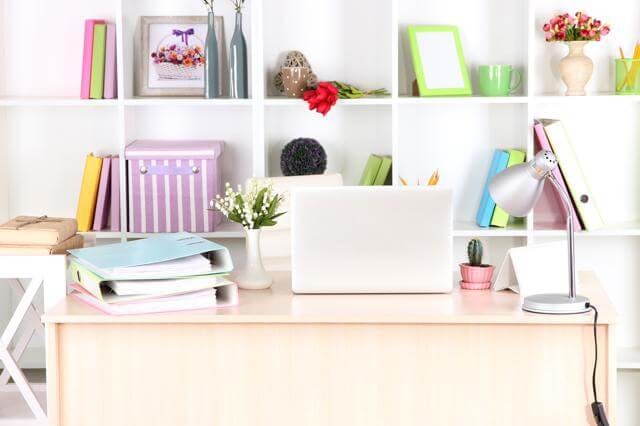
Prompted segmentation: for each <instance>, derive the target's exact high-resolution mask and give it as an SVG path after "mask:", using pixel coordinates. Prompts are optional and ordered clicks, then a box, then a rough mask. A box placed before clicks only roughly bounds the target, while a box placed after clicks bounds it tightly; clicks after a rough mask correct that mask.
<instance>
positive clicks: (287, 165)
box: [280, 138, 327, 176]
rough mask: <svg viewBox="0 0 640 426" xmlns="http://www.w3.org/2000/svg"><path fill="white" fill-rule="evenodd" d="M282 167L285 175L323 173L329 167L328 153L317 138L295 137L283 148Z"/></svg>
mask: <svg viewBox="0 0 640 426" xmlns="http://www.w3.org/2000/svg"><path fill="white" fill-rule="evenodd" d="M280 169H281V170H282V174H283V175H285V176H305V175H321V174H323V173H324V171H325V170H326V169H327V153H326V152H325V150H324V148H323V147H322V145H320V143H318V141H317V140H315V139H311V138H298V139H294V140H292V141H291V142H289V143H288V144H286V145H285V146H284V148H283V149H282V154H281V155H280Z"/></svg>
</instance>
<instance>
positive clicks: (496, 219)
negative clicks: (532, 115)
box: [491, 149, 526, 228]
mask: <svg viewBox="0 0 640 426" xmlns="http://www.w3.org/2000/svg"><path fill="white" fill-rule="evenodd" d="M525 156H526V154H525V153H524V152H522V151H518V150H516V149H510V150H509V161H508V162H507V168H509V167H511V166H515V165H516V164H520V163H524V158H525ZM507 223H509V214H508V213H507V212H505V211H504V210H502V209H501V208H500V207H498V206H497V205H496V208H495V209H494V210H493V216H491V226H497V227H500V228H505V227H506V226H507Z"/></svg>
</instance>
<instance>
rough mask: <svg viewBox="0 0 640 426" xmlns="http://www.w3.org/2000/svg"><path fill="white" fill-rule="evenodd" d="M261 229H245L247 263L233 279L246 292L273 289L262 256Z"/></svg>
mask: <svg viewBox="0 0 640 426" xmlns="http://www.w3.org/2000/svg"><path fill="white" fill-rule="evenodd" d="M261 231H262V230H261V229H245V230H244V233H245V237H246V238H245V249H246V263H245V265H244V268H242V269H239V270H237V271H236V272H235V273H234V274H233V278H234V280H235V282H236V284H238V287H240V288H242V289H245V290H261V289H265V288H269V287H271V283H272V282H273V280H272V279H271V276H270V275H269V274H268V273H267V271H266V270H265V269H264V265H263V264H262V255H261V254H260V232H261Z"/></svg>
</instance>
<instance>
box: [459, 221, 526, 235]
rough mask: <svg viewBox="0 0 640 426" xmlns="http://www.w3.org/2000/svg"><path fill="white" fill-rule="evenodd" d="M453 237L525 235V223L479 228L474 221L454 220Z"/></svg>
mask: <svg viewBox="0 0 640 426" xmlns="http://www.w3.org/2000/svg"><path fill="white" fill-rule="evenodd" d="M453 236H454V237H469V238H473V237H526V236H527V228H526V224H524V223H522V224H519V225H516V226H515V227H513V226H511V227H507V228H481V227H479V226H478V225H476V224H475V223H474V222H456V223H454V225H453Z"/></svg>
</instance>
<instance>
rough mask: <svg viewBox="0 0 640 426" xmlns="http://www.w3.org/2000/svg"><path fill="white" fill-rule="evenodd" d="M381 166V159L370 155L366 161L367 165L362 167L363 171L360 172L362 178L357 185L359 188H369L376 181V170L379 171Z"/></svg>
mask: <svg viewBox="0 0 640 426" xmlns="http://www.w3.org/2000/svg"><path fill="white" fill-rule="evenodd" d="M381 164H382V157H380V156H379V155H375V154H371V155H370V156H369V159H368V160H367V165H366V166H364V171H363V172H362V177H361V178H360V182H359V183H358V185H360V186H371V185H373V183H374V182H375V180H376V176H377V175H378V170H380V165H381Z"/></svg>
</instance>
